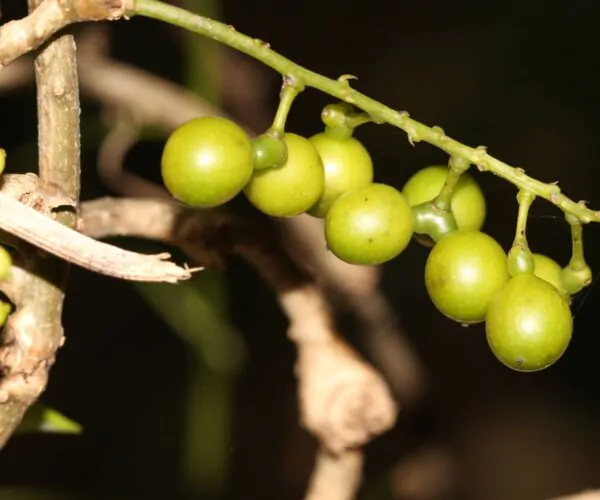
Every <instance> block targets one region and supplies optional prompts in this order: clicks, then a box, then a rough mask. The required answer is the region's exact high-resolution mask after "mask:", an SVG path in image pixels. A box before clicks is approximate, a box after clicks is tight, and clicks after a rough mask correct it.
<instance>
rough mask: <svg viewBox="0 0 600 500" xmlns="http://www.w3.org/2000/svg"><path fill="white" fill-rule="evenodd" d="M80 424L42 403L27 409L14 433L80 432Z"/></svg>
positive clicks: (81, 430) (81, 429)
mask: <svg viewBox="0 0 600 500" xmlns="http://www.w3.org/2000/svg"><path fill="white" fill-rule="evenodd" d="M82 432H83V428H82V426H81V425H80V424H78V423H77V422H75V421H74V420H71V419H70V418H68V417H65V416H64V415H63V414H62V413H60V412H58V411H56V410H54V409H53V408H50V407H49V406H46V405H44V404H42V403H35V404H34V405H33V406H31V407H30V408H29V410H27V413H25V416H24V417H23V420H22V421H21V424H20V425H19V427H17V429H16V431H15V434H36V433H42V434H81V433H82Z"/></svg>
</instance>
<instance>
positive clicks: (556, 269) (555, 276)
mask: <svg viewBox="0 0 600 500" xmlns="http://www.w3.org/2000/svg"><path fill="white" fill-rule="evenodd" d="M533 262H534V264H535V271H534V274H535V275H536V276H537V277H538V278H541V279H543V280H544V281H547V282H548V283H550V284H551V285H554V287H556V289H557V290H558V291H559V292H561V293H563V294H565V295H567V292H566V290H565V289H564V287H563V285H562V283H561V281H560V271H561V267H560V266H559V265H558V263H557V262H556V261H554V260H552V259H551V258H550V257H546V256H545V255H542V254H539V253H534V254H533Z"/></svg>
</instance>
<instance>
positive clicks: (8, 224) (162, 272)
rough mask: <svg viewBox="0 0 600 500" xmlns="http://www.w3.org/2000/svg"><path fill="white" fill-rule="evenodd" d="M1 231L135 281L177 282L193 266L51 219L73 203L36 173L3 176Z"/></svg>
mask: <svg viewBox="0 0 600 500" xmlns="http://www.w3.org/2000/svg"><path fill="white" fill-rule="evenodd" d="M2 182H3V184H2V188H1V189H0V229H1V230H3V231H5V232H7V233H8V234H10V235H14V236H16V237H18V238H19V239H21V240H23V241H26V242H28V243H30V244H31V245H34V246H35V247H37V248H39V249H41V250H44V251H46V252H48V253H51V254H52V255H54V256H56V257H60V258H61V259H63V260H65V261H67V262H70V263H72V264H76V265H78V266H81V267H83V268H85V269H88V270H90V271H93V272H97V273H100V274H104V275H106V276H112V277H115V278H119V279H127V280H132V281H153V282H168V283H174V282H176V281H179V280H184V279H188V278H189V277H190V276H191V270H190V269H186V268H183V267H180V266H178V265H176V264H175V263H173V262H169V261H165V259H168V258H169V254H167V253H162V254H159V255H144V254H139V253H136V252H130V251H127V250H123V249H121V248H118V247H116V246H113V245H109V244H107V243H103V242H100V241H96V240H94V239H92V238H90V237H88V236H85V235H83V234H81V233H80V232H78V231H76V230H74V229H71V228H70V227H68V226H66V225H64V224H61V223H60V222H58V221H56V220H53V219H52V218H51V216H52V211H53V209H56V208H59V207H63V206H70V207H71V208H74V207H73V205H74V203H75V201H74V200H73V198H69V197H68V196H66V195H65V194H64V193H63V192H62V191H61V190H59V189H58V188H56V187H55V186H54V185H53V184H50V183H44V182H43V181H41V180H40V179H38V178H37V177H36V176H35V175H33V174H29V175H25V176H10V175H6V174H5V175H4V176H3V181H2Z"/></svg>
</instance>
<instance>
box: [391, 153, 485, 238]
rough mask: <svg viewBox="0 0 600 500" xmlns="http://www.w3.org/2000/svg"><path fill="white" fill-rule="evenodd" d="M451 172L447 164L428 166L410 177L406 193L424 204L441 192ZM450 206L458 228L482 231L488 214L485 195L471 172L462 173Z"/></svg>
mask: <svg viewBox="0 0 600 500" xmlns="http://www.w3.org/2000/svg"><path fill="white" fill-rule="evenodd" d="M447 176H448V167H447V166H444V165H433V166H431V167H426V168H424V169H422V170H419V171H418V172H417V173H416V174H414V175H413V176H412V177H411V178H410V179H409V180H408V182H407V183H406V184H405V185H404V188H403V189H402V194H403V195H404V196H405V197H406V200H407V201H408V203H410V205H411V206H413V207H414V206H415V205H420V204H421V203H424V202H426V201H430V200H432V199H433V198H435V197H436V196H437V195H438V194H440V191H441V189H442V187H443V186H444V183H445V182H446V177H447ZM450 207H451V209H452V212H453V214H454V217H456V224H457V225H458V229H463V230H466V231H469V230H472V231H479V230H480V229H481V227H482V226H483V222H484V221H485V216H486V202H485V197H484V195H483V192H482V191H481V188H480V187H479V184H477V181H475V179H473V177H471V176H470V175H469V174H467V173H464V174H462V175H461V176H460V178H459V180H458V182H457V183H456V186H455V188H454V193H453V195H452V201H451V203H450Z"/></svg>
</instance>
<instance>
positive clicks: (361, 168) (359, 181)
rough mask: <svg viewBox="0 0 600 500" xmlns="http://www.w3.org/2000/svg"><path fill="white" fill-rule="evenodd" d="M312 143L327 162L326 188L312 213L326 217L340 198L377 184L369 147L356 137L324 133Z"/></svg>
mask: <svg viewBox="0 0 600 500" xmlns="http://www.w3.org/2000/svg"><path fill="white" fill-rule="evenodd" d="M309 140H310V141H311V142H312V143H313V145H314V146H315V148H316V149H317V151H318V152H319V155H320V156H321V159H322V160H323V166H324V167H325V189H324V191H323V194H322V195H321V197H320V199H319V201H318V202H317V204H316V205H315V206H314V207H312V208H311V209H310V210H309V212H308V213H309V214H311V215H313V216H314V217H321V218H322V217H325V216H326V215H327V212H328V211H329V208H330V207H331V204H332V203H333V202H334V201H335V200H336V199H337V198H338V197H339V196H340V195H342V194H344V193H346V192H348V191H352V190H353V189H358V188H361V187H364V186H367V185H368V184H371V182H373V162H372V161H371V156H370V155H369V152H368V151H367V150H366V148H365V147H364V146H363V145H362V143H360V142H359V141H358V140H357V139H355V138H354V137H350V138H347V139H337V138H335V137H332V136H331V134H327V133H326V132H322V133H320V134H317V135H314V136H312V137H311V138H310V139H309Z"/></svg>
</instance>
